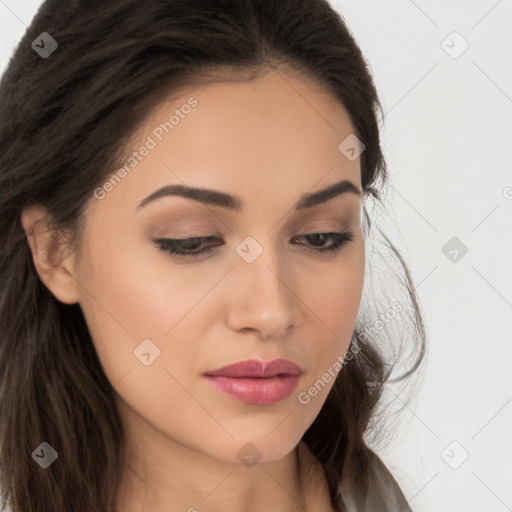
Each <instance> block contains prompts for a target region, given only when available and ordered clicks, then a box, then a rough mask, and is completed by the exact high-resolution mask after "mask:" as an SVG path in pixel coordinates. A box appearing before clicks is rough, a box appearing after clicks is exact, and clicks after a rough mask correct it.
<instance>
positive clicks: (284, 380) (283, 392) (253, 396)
mask: <svg viewBox="0 0 512 512" xmlns="http://www.w3.org/2000/svg"><path fill="white" fill-rule="evenodd" d="M205 377H206V380H207V381H208V382H209V383H210V384H211V385H212V386H214V387H216V388H217V389H218V390H219V391H221V392H222V393H225V394H226V395H229V396H231V397H233V398H235V399H236V400H239V401H240V402H245V403H248V404H256V405H269V404H274V403H276V402H279V401H281V400H283V399H285V398H286V397H288V396H290V395H291V394H292V393H293V391H294V390H295V388H296V387H297V384H298V383H299V380H300V375H281V376H276V377H270V378H252V377H245V378H234V377H222V376H219V375H216V376H212V375H206V376H205Z"/></svg>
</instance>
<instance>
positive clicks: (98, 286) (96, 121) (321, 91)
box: [0, 0, 424, 512]
mask: <svg viewBox="0 0 512 512" xmlns="http://www.w3.org/2000/svg"><path fill="white" fill-rule="evenodd" d="M0 109H1V110H0V111H1V116H0V122H1V125H0V142H1V146H2V148H3V153H2V155H1V156H0V187H1V190H2V197H1V201H0V218H1V219H2V223H1V228H2V231H1V236H2V240H3V241H4V244H3V247H2V250H1V253H0V276H1V292H0V293H1V294H2V295H1V301H0V304H1V305H0V318H1V325H2V336H1V355H0V369H1V372H0V374H1V376H2V391H1V396H0V404H1V411H2V414H3V417H4V421H3V422H2V424H1V434H0V435H1V438H0V439H1V440H0V443H1V449H0V450H1V451H0V465H1V466H0V467H1V471H2V494H3V496H4V498H5V499H6V502H5V503H4V505H5V504H7V505H8V506H9V507H11V510H12V511H13V512H21V511H24V512H25V511H31V510H34V511H35V510H38V511H50V510H51V511H56V510H58V511H67V510H73V511H86V510H87V511H88V512H90V511H98V512H100V511H101V512H104V511H105V510H112V511H115V512H132V511H139V510H151V511H152V512H159V511H163V510H165V511H168V510H189V511H194V510H198V511H210V510H212V511H213V510H218V509H219V508H221V507H223V508H228V509H229V510H233V511H237V510H243V511H248V510H265V511H271V512H272V511H278V510H279V511H283V510H285V511H286V510H299V509H301V510H302V509H303V510H308V511H309V512H311V511H326V510H327V511H335V510H336V511H357V512H361V511H364V512H370V511H379V512H381V511H391V510H393V511H396V510H401V511H407V510H410V508H409V506H408V505H407V501H406V499H405V497H404V495H403V493H402V491H401V490H400V488H399V486H398V484H397V482H396V481H395V480H394V478H393V477H392V475H391V473H390V472H389V470H388V469H387V468H386V467H385V465H384V464H383V462H382V461H381V459H380V458H379V457H378V456H377V455H376V454H375V453H374V452H373V451H372V450H371V448H370V447H369V446H368V444H367V442H366V441H365V439H366V438H367V436H371V435H372V434H374V433H376V432H377V429H376V418H377V409H378V406H379V404H381V401H380V399H381V395H382V393H383V391H384V386H385V384H386V382H387V381H388V380H389V379H390V376H391V370H392V369H393V365H394V363H395V362H397V361H399V362H403V359H399V358H396V360H391V359H390V352H389V351H385V342H386V336H387V335H388V332H391V331H393V329H389V330H388V329H387V328H385V327H387V326H386V325H385V324H384V322H385V323H386V324H387V323H388V322H389V323H390V324H391V322H393V323H394V324H395V325H394V326H392V327H393V328H395V327H396V325H399V326H401V328H408V327H409V328H410V330H411V334H410V335H409V337H408V338H407V337H406V338H407V343H408V344H409V345H411V346H413V349H414V350H413V351H414V353H415V357H414V359H413V361H412V363H411V365H410V368H409V369H408V370H407V371H406V372H405V374H404V375H402V376H401V377H405V376H407V375H409V374H410V373H412V372H413V371H414V370H416V368H417V367H418V366H419V364H420V361H421V360H422V357H423V352H424V329H423V324H422V318H421V315H420V313H419V309H418V305H417V301H416V297H415V294H414V291H413V287H412V286H411V285H410V278H409V274H408V271H407V268H406V266H405V264H404V263H403V260H402V258H401V256H400V255H399V253H398V251H396V249H395V248H394V246H393V244H392V243H391V242H390V241H389V240H388V239H387V238H386V237H384V238H385V239H386V242H387V248H390V249H391V251H390V255H391V256H385V258H384V259H385V260H386V261H390V260H391V258H394V261H397V262H399V264H400V267H401V270H402V276H403V277H404V282H405V283H406V285H407V286H406V289H405V290H404V293H403V295H402V296H401V297H400V300H399V301H395V302H393V306H390V303H391V302H392V301H391V302H389V303H385V304H382V303H381V304H380V305H378V306H377V305H371V306H370V307H369V310H370V311H369V312H367V311H366V309H365V307H366V308H368V304H369V303H368V300H367V299H364V300H362V298H363V297H364V296H365V294H363V291H364V290H363V287H364V284H365V283H367V282H368V280H369V278H370V276H369V275H368V273H367V272H366V271H365V268H366V266H367V263H368V264H370V268H371V262H372V261H374V260H375V258H376V257H377V256H374V253H373V251H372V252H371V254H369V252H370V251H368V248H365V242H366V243H368V241H369V236H370V234H372V233H371V231H370V228H371V225H370V216H369V215H368V212H367V210H366V208H365V206H364V201H367V200H369V199H371V198H374V199H379V200H380V195H379V193H380V191H381V190H382V185H383V184H384V182H385V178H386V171H385V163H384V158H383V155H382V152H381V148H380V142H379V128H378V121H377V113H378V111H379V109H380V105H379V101H378V97H377V93H376V91H375V87H374V84H373V81H372V78H371V76H370V74H369V72H368V69H367V66H366V64H365V61H364V58H363V56H362V54H361V51H360V50H359V48H358V46H357V44H356V43H355V41H354V40H353V38H352V37H351V35H350V33H349V31H348V29H347V27H346V26H345V24H344V22H343V20H342V18H341V17H340V16H339V15H338V14H337V13H336V12H335V11H334V10H333V9H332V8H331V7H330V6H329V4H328V3H327V2H326V1H325V0H286V1H283V0H220V1H219V0H216V1H207V0H154V1H152V2H145V3H142V2H140V1H137V2H136V1H134V0H117V1H115V2H114V1H108V2H105V1H103V2H99V1H96V2H91V1H90V0H88V1H87V2H85V1H80V0H74V1H72V2H71V1H63V0H47V1H46V2H45V3H44V4H43V5H42V7H41V8H40V10H39V12H38V13H37V15H36V17H35V19H34V20H33V22H32V25H31V26H30V28H29V30H28V31H27V34H26V35H25V36H24V38H23V39H22V41H21V43H20V44H19V46H18V48H17V50H16V52H15V54H14V56H13V58H12V60H11V62H10V64H9V67H8V69H7V71H6V73H5V75H4V77H3V79H2V82H1V83H0ZM379 180H380V183H381V186H380V190H379V187H377V183H378V182H379ZM394 279H395V280H396V279H397V278H396V275H394ZM405 302H408V303H409V305H408V307H406V305H405ZM383 307H384V308H386V307H387V311H386V313H385V319H384V318H383V316H382V310H379V311H378V312H379V313H380V314H379V318H380V320H377V322H380V323H379V324H377V322H373V323H372V322H371V321H369V320H368V319H369V318H371V314H370V313H371V312H374V313H376V312H377V308H383ZM365 315H366V316H365ZM363 320H364V321H363ZM407 321H409V322H410V324H409V325H406V324H407ZM392 338H393V336H390V340H389V341H390V343H391V346H395V347H396V346H397V345H398V343H399V342H400V340H398V339H396V335H395V336H394V338H395V339H392ZM398 352H399V351H397V353H398ZM384 354H386V357H385V356H384ZM401 377H400V378H401Z"/></svg>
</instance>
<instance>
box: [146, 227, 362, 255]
mask: <svg viewBox="0 0 512 512" xmlns="http://www.w3.org/2000/svg"><path fill="white" fill-rule="evenodd" d="M298 238H306V239H308V240H310V242H311V243H310V245H312V246H313V248H311V247H310V248H309V249H310V250H313V251H315V252H331V253H336V252H338V251H340V250H341V248H342V247H343V246H344V245H346V244H348V243H349V242H350V241H352V240H353V239H354V235H353V233H352V232H351V231H345V232H342V233H338V232H329V233H311V234H307V235H296V236H295V237H293V238H292V240H295V239H298ZM216 239H217V240H220V239H218V238H217V237H214V236H202V237H192V238H156V239H155V238H152V239H151V240H152V241H153V242H155V244H156V245H157V247H158V248H159V249H160V250H162V251H164V252H167V253H170V254H171V255H173V256H178V257H182V256H183V257H197V256H200V255H202V254H207V253H210V252H211V251H213V250H214V248H215V246H217V245H223V242H222V241H220V243H215V244H213V245H209V246H206V247H204V248H203V249H200V247H201V245H202V244H203V243H208V242H211V241H214V240H216ZM328 240H332V243H331V245H329V246H327V247H319V246H323V245H324V244H325V242H326V241H328ZM198 249H200V250H198Z"/></svg>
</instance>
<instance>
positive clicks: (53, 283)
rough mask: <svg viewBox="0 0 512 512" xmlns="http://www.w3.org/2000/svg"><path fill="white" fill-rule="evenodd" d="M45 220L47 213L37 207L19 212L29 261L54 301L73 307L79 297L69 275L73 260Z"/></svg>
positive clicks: (43, 208)
mask: <svg viewBox="0 0 512 512" xmlns="http://www.w3.org/2000/svg"><path fill="white" fill-rule="evenodd" d="M47 219H48V213H47V210H46V208H45V207H44V206H41V205H32V206H29V207H26V208H24V209H23V211H22V213H21V219H20V220H21V224H22V226H23V229H24V230H25V234H26V236H27V242H28V245H29V247H30V251H31V253H32V260H33V262H34V266H35V268H36V271H37V273H38V275H39V277H40V278H41V280H42V281H43V283H44V284H45V286H46V287H47V288H48V289H49V290H50V292H52V294H53V295H54V296H55V297H56V298H57V300H59V301H60V302H63V303H65V304H75V303H77V302H78V301H79V294H78V288H77V283H76V280H75V278H74V277H73V275H72V274H73V258H72V256H71V255H66V254H65V249H66V244H65V240H64V237H63V236H62V234H59V233H57V232H56V231H55V230H52V229H51V228H50V227H49V224H48V220H47Z"/></svg>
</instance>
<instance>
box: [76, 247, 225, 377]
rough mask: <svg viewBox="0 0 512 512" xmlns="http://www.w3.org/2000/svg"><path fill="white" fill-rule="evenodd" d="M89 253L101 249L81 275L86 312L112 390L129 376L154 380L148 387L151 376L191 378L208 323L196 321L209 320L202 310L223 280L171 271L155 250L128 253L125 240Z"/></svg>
mask: <svg viewBox="0 0 512 512" xmlns="http://www.w3.org/2000/svg"><path fill="white" fill-rule="evenodd" d="M104 239H105V238H104ZM89 247H94V248H95V249H94V251H92V250H90V251H89V254H88V255H87V260H84V261H86V264H85V265H84V267H83V268H84V270H82V271H81V272H79V274H78V279H79V281H80V282H82V283H84V286H83V287H82V290H83V294H82V298H81V299H82V300H81V301H80V306H81V308H82V311H83V313H84V316H85V319H86V322H87V325H88V327H89V330H90V332H91V336H92V339H93V342H94V345H95V347H96V351H97V353H98V357H99V359H100V362H101V364H102V366H103V369H104V371H105V373H106V375H107V377H108V378H109V380H110V382H111V383H112V384H113V385H114V387H115V384H116V383H117V382H120V379H124V378H125V376H126V375H127V374H128V373H129V372H130V378H136V379H137V378H140V379H145V378H146V376H148V378H149V381H148V384H149V385H153V384H154V383H153V382H152V379H153V378H154V377H149V375H150V374H153V375H156V374H160V375H161V376H162V378H163V379H164V380H166V382H168V381H169V380H170V379H169V375H168V374H166V373H165V370H164V368H169V369H170V370H171V371H174V368H175V367H178V368H179V371H180V373H182V374H186V373H187V372H192V371H193V368H191V367H190V366H189V365H191V364H192V362H193V355H194V354H196V353H197V347H195V346H194V340H200V339H201V336H200V333H199V328H200V326H201V325H204V322H205V321H207V318H204V319H203V322H202V324H201V322H200V321H198V316H197V315H198V314H202V315H203V316H204V314H205V311H204V309H201V304H200V303H199V302H200V300H201V298H202V297H203V296H205V294H206V293H207V292H208V290H209V289H210V288H212V286H213V284H214V283H215V281H216V280H218V278H216V276H212V275H211V273H210V275H209V277H207V278H205V279H202V280H200V279H198V278H197V276H196V277H195V279H194V278H193V275H192V271H191V270H186V269H185V268H186V267H185V266H182V267H178V266H173V269H174V270H173V271H171V264H170V263H169V262H168V261H167V260H166V255H165V254H163V253H160V254H159V253H157V250H156V249H154V248H153V247H151V246H149V245H145V246H142V247H141V246H140V245H139V246H138V247H135V246H133V245H130V244H126V246H124V245H123V243H122V241H121V240H117V241H116V243H115V244H110V245H108V244H106V243H105V242H103V244H102V245H100V244H95V243H94V241H93V240H91V241H90V243H89ZM96 249H98V250H96ZM105 254H108V255H109V257H108V258H105V257H104V255H105ZM180 268H183V269H184V270H180ZM189 268H191V267H189ZM207 302H208V301H205V303H207ZM148 340H149V341H148ZM171 347H172V350H171ZM148 353H149V355H147V354H148ZM176 361H180V364H179V365H177V364H176ZM145 362H146V363H147V362H150V365H145V364H144V363H145ZM187 363H188V364H187ZM148 370H151V371H150V372H149V371H148ZM141 371H142V372H143V373H141V374H140V375H136V374H138V373H139V372H141Z"/></svg>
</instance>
